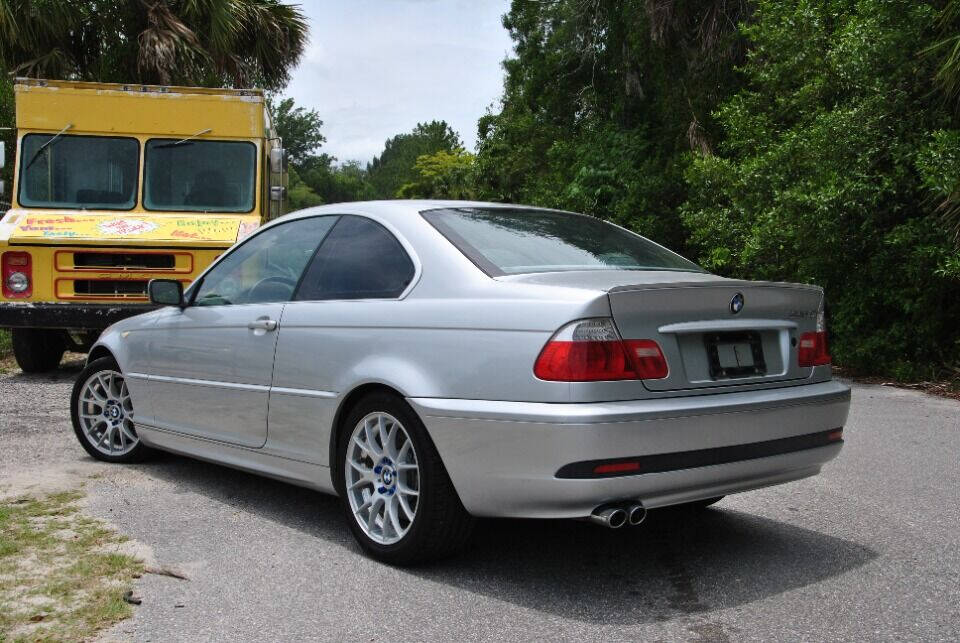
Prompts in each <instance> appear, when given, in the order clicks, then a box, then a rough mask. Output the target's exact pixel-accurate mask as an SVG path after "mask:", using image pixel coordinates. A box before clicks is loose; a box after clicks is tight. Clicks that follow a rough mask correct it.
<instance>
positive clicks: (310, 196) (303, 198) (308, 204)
mask: <svg viewBox="0 0 960 643" xmlns="http://www.w3.org/2000/svg"><path fill="white" fill-rule="evenodd" d="M323 203H324V201H323V197H321V196H320V195H319V194H317V193H316V192H314V191H313V188H311V187H310V186H309V185H307V184H306V183H304V182H303V179H301V178H300V174H299V173H298V172H297V169H296V167H294V166H290V168H289V169H288V182H287V205H286V211H288V212H294V211H296V210H302V209H304V208H312V207H313V206H315V205H323Z"/></svg>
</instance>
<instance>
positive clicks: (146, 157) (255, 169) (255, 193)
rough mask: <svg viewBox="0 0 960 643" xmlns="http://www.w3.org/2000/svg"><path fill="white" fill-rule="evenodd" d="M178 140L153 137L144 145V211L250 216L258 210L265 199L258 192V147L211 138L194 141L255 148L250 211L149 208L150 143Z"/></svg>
mask: <svg viewBox="0 0 960 643" xmlns="http://www.w3.org/2000/svg"><path fill="white" fill-rule="evenodd" d="M176 140H178V139H175V138H168V137H153V138H148V139H146V140H145V141H144V145H143V180H142V183H141V187H140V190H141V192H142V200H143V209H144V210H146V211H147V212H191V213H195V214H250V213H251V212H254V211H255V210H256V209H257V203H258V201H259V200H260V199H262V198H263V195H262V194H260V195H259V198H258V192H259V191H260V188H259V187H258V181H257V173H258V172H259V170H260V158H259V157H260V155H259V154H258V153H257V152H258V146H257V144H256V143H254V142H253V141H247V140H234V139H211V138H198V139H194V140H193V142H194V143H239V144H241V145H249V146H250V147H252V148H253V182H252V185H253V201H252V203H251V206H250V209H249V210H195V209H185V208H173V207H167V208H151V207H148V206H147V166H148V165H149V163H150V155H149V151H150V143H151V142H153V141H176Z"/></svg>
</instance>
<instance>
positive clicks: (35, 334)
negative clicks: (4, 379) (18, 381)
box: [12, 328, 66, 373]
mask: <svg viewBox="0 0 960 643" xmlns="http://www.w3.org/2000/svg"><path fill="white" fill-rule="evenodd" d="M12 339H13V341H12V343H13V356H14V358H16V360H17V365H18V366H19V367H20V369H21V370H22V371H23V372H24V373H44V372H46V371H52V370H54V369H55V368H57V366H59V365H60V359H61V358H62V357H63V352H64V351H65V350H66V346H65V345H64V342H63V336H62V334H61V333H60V331H56V330H44V329H42V328H14V329H13V338H12Z"/></svg>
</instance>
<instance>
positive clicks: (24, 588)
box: [0, 490, 152, 641]
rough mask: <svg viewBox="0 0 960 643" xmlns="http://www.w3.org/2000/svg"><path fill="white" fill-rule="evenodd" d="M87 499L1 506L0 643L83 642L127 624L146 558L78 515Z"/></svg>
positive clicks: (73, 493) (51, 498)
mask: <svg viewBox="0 0 960 643" xmlns="http://www.w3.org/2000/svg"><path fill="white" fill-rule="evenodd" d="M82 498H83V492H82V491H79V490H70V491H58V492H53V493H48V494H45V495H33V496H27V495H22V496H18V497H13V498H10V497H8V498H6V499H4V500H0V641H2V640H7V639H10V640H21V639H24V640H86V639H89V638H90V637H91V636H93V635H94V634H96V633H97V632H99V631H100V630H102V629H104V628H106V627H108V626H110V625H112V624H114V623H116V622H118V621H120V620H123V619H125V618H127V617H129V616H130V615H131V613H132V608H131V607H130V604H129V603H128V602H127V600H125V599H124V596H125V594H127V592H128V591H129V590H130V589H131V584H132V582H133V579H134V578H138V577H139V576H140V575H141V574H142V573H143V572H144V562H143V556H142V554H146V555H147V556H148V557H149V558H152V552H148V551H144V550H143V548H142V547H137V546H135V545H133V544H132V543H131V542H130V541H129V540H128V539H127V538H126V537H125V536H122V535H120V534H118V533H116V532H115V531H113V530H112V529H110V528H109V526H108V525H106V523H104V522H102V521H100V520H97V519H95V518H91V517H89V516H87V515H85V514H83V513H82V512H81V511H80V502H81V500H82Z"/></svg>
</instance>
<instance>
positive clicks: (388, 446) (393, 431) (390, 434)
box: [383, 422, 400, 460]
mask: <svg viewBox="0 0 960 643" xmlns="http://www.w3.org/2000/svg"><path fill="white" fill-rule="evenodd" d="M399 426H400V425H399V424H397V423H396V422H394V423H393V425H391V427H390V430H389V431H387V441H386V442H385V443H384V445H383V450H384V451H386V452H387V453H388V454H389V455H390V457H391V458H393V459H394V460H398V459H399V458H397V455H396V454H397V447H396V442H394V440H396V439H397V431H398V427H399Z"/></svg>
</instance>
